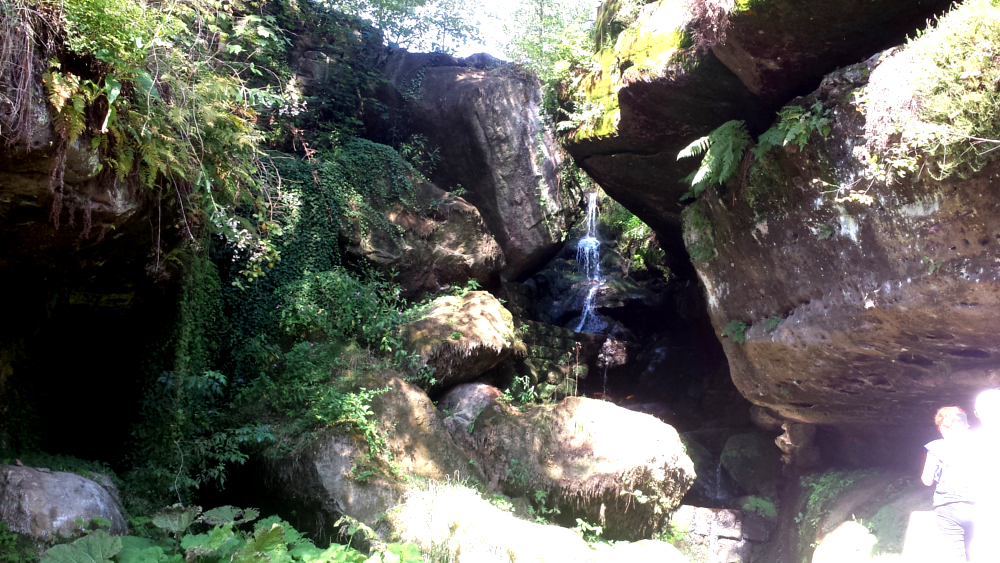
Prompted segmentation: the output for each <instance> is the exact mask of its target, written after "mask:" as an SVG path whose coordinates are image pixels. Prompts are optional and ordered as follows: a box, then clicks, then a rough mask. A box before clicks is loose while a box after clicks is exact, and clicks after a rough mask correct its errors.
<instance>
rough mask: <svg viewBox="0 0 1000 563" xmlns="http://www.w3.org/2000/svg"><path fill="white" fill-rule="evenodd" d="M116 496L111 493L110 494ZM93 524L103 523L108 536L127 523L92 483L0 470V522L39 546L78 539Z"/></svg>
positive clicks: (32, 470)
mask: <svg viewBox="0 0 1000 563" xmlns="http://www.w3.org/2000/svg"><path fill="white" fill-rule="evenodd" d="M116 492H117V491H116ZM95 518H102V519H105V520H107V521H108V525H109V526H110V531H111V533H113V534H118V535H120V534H124V533H126V532H127V531H128V523H127V522H126V521H125V517H124V513H123V511H122V508H121V506H119V504H118V501H117V500H115V498H114V497H113V496H112V495H111V493H109V492H108V491H107V490H106V489H105V488H104V487H102V486H101V485H100V484H98V483H97V482H96V481H94V480H91V479H86V478H84V477H81V476H79V475H76V474H74V473H66V472H62V471H52V470H50V469H47V468H41V467H23V466H14V465H0V522H3V523H5V524H6V525H7V526H9V529H10V530H12V531H14V532H16V533H19V534H25V535H30V536H32V537H33V538H36V539H39V540H46V541H50V540H54V539H58V538H61V537H73V536H77V535H81V534H83V533H84V531H85V530H86V524H85V525H84V526H81V525H80V524H77V520H78V519H79V520H81V521H83V522H85V523H87V524H89V523H91V521H92V520H93V519H95Z"/></svg>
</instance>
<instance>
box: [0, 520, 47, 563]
mask: <svg viewBox="0 0 1000 563" xmlns="http://www.w3.org/2000/svg"><path fill="white" fill-rule="evenodd" d="M37 561H38V553H37V551H36V546H35V544H34V542H33V541H31V539H30V538H29V537H28V536H22V535H21V534H17V533H14V532H12V531H10V528H9V527H8V526H7V523H6V522H0V563H37Z"/></svg>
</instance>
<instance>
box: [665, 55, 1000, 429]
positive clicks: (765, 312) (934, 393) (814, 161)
mask: <svg viewBox="0 0 1000 563" xmlns="http://www.w3.org/2000/svg"><path fill="white" fill-rule="evenodd" d="M906 56H907V55H906V51H902V52H895V53H893V52H890V53H886V54H884V55H883V56H881V57H873V58H872V59H870V60H869V61H867V62H865V63H862V64H859V65H855V66H853V67H848V68H846V69H844V70H842V71H838V72H836V73H834V74H831V75H830V76H829V77H827V79H826V80H824V82H823V84H822V85H821V87H820V88H819V90H817V91H816V92H815V93H814V94H812V95H810V96H809V97H807V98H806V100H804V101H803V104H806V105H808V104H812V103H814V102H819V103H821V104H822V105H823V106H824V107H825V108H826V109H828V110H830V114H829V115H830V118H831V119H832V124H831V125H832V132H831V134H830V135H829V136H828V137H827V138H825V139H824V138H822V137H821V136H820V135H818V134H816V135H813V136H812V137H811V138H810V140H809V143H808V144H807V145H806V146H805V148H804V149H803V150H798V148H797V147H794V146H790V147H786V148H785V149H784V150H782V149H776V150H774V151H772V153H770V154H769V155H768V156H767V157H766V159H765V160H764V161H762V162H759V163H758V164H757V165H756V166H755V168H754V170H753V171H751V173H750V175H749V176H748V179H747V182H746V185H745V186H744V187H742V188H741V192H740V195H739V197H738V198H735V203H733V201H734V200H733V198H731V197H730V196H729V195H727V196H725V197H723V198H720V197H719V196H718V195H716V194H715V193H714V192H706V197H703V198H702V199H701V200H700V201H699V202H698V203H697V204H695V205H693V206H692V207H691V208H690V209H689V210H688V211H687V213H688V216H689V217H690V218H691V221H689V222H688V223H687V224H688V225H689V226H690V228H689V231H688V232H687V233H686V234H685V235H686V238H687V241H688V248H689V249H691V248H695V247H698V248H699V249H700V250H701V252H699V253H698V254H699V256H701V260H696V261H695V264H696V267H697V269H698V272H699V275H700V277H701V279H702V281H703V283H704V285H705V287H706V291H707V298H708V302H709V309H710V315H711V317H712V321H713V324H714V326H715V328H716V330H717V332H719V333H722V332H723V331H724V330H725V329H726V327H729V326H732V324H733V323H745V324H746V325H748V328H747V329H746V331H745V337H746V340H745V342H744V343H742V344H740V343H737V342H736V341H735V340H737V339H734V338H733V337H728V338H724V339H723V345H724V348H725V350H726V355H727V357H728V359H729V363H730V366H731V367H732V375H733V380H734V381H735V383H736V385H737V387H738V388H739V389H740V391H741V392H742V393H743V395H744V396H746V397H747V398H749V399H750V400H751V401H753V402H755V403H757V404H758V405H763V406H766V407H769V408H771V409H773V410H774V411H777V412H778V413H779V414H780V415H782V416H783V417H785V418H787V419H790V420H795V421H800V422H809V423H820V424H835V425H839V424H847V423H850V424H861V425H865V424H867V423H872V422H876V423H880V426H882V425H892V424H904V423H908V422H911V421H913V420H926V421H929V420H931V417H932V416H933V412H934V410H935V409H937V408H938V407H940V406H942V405H945V404H968V403H969V402H970V399H971V398H972V396H974V395H975V393H976V392H977V391H979V390H981V389H983V388H986V387H996V386H997V385H998V383H1000V343H998V341H997V338H996V334H997V332H998V331H1000V230H998V227H997V225H1000V196H998V195H997V190H996V187H995V185H994V184H995V182H996V180H995V179H996V178H997V177H998V175H1000V164H998V163H995V162H994V163H993V164H989V165H987V166H986V167H985V168H983V169H982V170H980V171H979V172H978V173H976V174H974V175H972V176H971V177H969V178H966V179H961V178H958V177H957V176H956V177H951V178H948V179H946V180H944V181H936V180H934V179H933V178H931V177H930V176H929V175H928V174H922V175H919V176H917V177H916V178H915V179H913V178H910V177H908V178H906V179H905V180H903V181H898V180H897V181H894V182H893V183H891V184H889V185H887V184H886V182H885V181H882V180H878V179H875V180H872V179H871V178H870V177H866V176H865V172H866V166H867V165H868V162H869V161H868V159H867V158H866V156H865V155H867V154H868V152H867V151H868V150H869V149H872V147H875V146H877V145H878V143H880V142H883V141H884V139H881V138H880V136H879V133H878V132H879V131H880V130H881V129H880V127H878V126H876V125H877V124H878V123H880V122H881V121H884V118H886V117H887V115H888V117H890V118H892V117H893V116H894V115H895V116H897V117H898V112H897V113H890V114H886V113H884V112H886V111H890V112H891V111H895V110H893V109H892V108H893V107H898V104H896V103H891V104H890V103H886V97H893V98H895V97H898V96H899V92H900V91H903V92H906V91H909V90H908V88H910V85H909V84H908V83H907V81H908V80H909V78H907V77H912V76H916V75H918V74H919V72H917V73H907V72H902V71H901V69H904V70H905V69H906V68H907V65H908V64H910V63H909V62H907V60H906ZM918 70H919V69H918ZM889 85H891V88H890V87H888V86H889ZM854 94H859V97H858V98H855V97H854ZM861 96H863V97H866V98H867V103H866V104H865V106H864V107H859V106H858V105H856V102H855V101H853V100H856V99H860V97H861ZM872 150H874V149H872ZM838 186H839V187H841V191H842V192H843V191H844V190H845V189H846V188H844V186H847V187H848V188H851V187H856V188H857V189H856V190H855V191H860V190H865V194H866V195H868V196H870V197H871V200H870V201H867V202H866V201H864V200H863V199H857V198H855V199H850V198H847V199H843V198H842V199H840V200H839V201H838V200H837V199H835V198H834V197H833V196H834V195H836V194H832V195H831V193H830V192H831V190H832V189H835V188H837V187H838ZM859 186H860V187H859ZM845 193H846V192H845ZM869 426H870V427H871V425H869Z"/></svg>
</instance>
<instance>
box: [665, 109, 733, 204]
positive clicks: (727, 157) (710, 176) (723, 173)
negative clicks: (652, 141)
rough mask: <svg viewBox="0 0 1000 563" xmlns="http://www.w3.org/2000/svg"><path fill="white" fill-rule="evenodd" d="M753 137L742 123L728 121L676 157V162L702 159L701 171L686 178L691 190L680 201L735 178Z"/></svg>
mask: <svg viewBox="0 0 1000 563" xmlns="http://www.w3.org/2000/svg"><path fill="white" fill-rule="evenodd" d="M748 146H750V134H749V133H747V129H746V125H745V124H744V123H743V122H742V121H738V120H733V121H727V122H725V123H723V124H722V125H720V126H719V127H717V128H716V129H715V130H713V131H712V132H711V133H709V134H708V135H706V136H704V137H702V138H700V139H696V140H695V141H694V142H692V143H691V144H690V145H688V146H686V147H684V148H683V149H682V150H681V152H679V153H677V160H680V159H682V158H689V157H697V156H701V157H702V158H701V163H700V164H699V165H698V169H697V170H695V171H694V172H692V173H691V174H690V175H689V176H688V177H686V178H684V181H685V182H687V183H688V184H689V185H690V186H691V188H690V189H689V190H688V191H687V192H685V193H684V195H683V196H681V200H682V201H683V200H686V199H693V198H697V197H698V196H700V195H701V194H702V192H704V191H705V189H706V188H708V187H709V186H711V185H712V184H724V183H726V182H728V181H729V179H730V178H732V177H733V176H735V175H736V172H737V171H738V170H739V167H740V162H741V160H742V159H743V151H745V150H746V148H747V147H748Z"/></svg>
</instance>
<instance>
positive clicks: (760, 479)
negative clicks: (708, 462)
mask: <svg viewBox="0 0 1000 563" xmlns="http://www.w3.org/2000/svg"><path fill="white" fill-rule="evenodd" d="M721 462H722V466H723V467H725V468H726V471H727V472H729V475H731V476H732V478H733V479H734V480H735V481H736V483H737V484H739V486H740V487H741V488H742V489H743V490H744V491H746V492H747V493H749V494H751V495H765V496H774V495H775V494H776V493H777V488H778V487H777V485H778V478H779V477H781V450H779V449H778V447H777V446H776V445H775V444H774V438H772V437H770V436H768V435H766V434H761V433H758V432H752V433H747V434H736V435H735V436H731V437H730V438H729V440H727V441H726V445H725V447H724V448H723V449H722V456H721Z"/></svg>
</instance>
